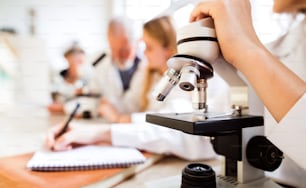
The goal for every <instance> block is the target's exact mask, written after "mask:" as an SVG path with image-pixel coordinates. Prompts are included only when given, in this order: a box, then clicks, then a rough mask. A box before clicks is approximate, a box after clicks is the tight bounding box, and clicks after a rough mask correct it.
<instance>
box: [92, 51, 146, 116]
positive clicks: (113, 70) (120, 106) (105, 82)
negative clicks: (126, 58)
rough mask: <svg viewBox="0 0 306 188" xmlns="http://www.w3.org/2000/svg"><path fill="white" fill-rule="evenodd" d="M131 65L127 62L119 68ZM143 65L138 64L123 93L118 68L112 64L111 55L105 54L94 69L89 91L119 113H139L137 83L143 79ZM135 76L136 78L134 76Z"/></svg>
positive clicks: (138, 89) (141, 62)
mask: <svg viewBox="0 0 306 188" xmlns="http://www.w3.org/2000/svg"><path fill="white" fill-rule="evenodd" d="M132 64H133V62H132V61H131V62H128V63H127V64H126V65H125V67H121V68H124V69H126V68H129V67H131V66H132ZM145 64H146V63H145V62H144V61H140V62H139V64H138V67H137V70H136V71H135V73H134V75H133V77H132V80H131V83H130V88H129V89H128V90H127V91H125V92H124V90H123V86H122V82H121V78H120V75H119V72H118V69H120V68H119V67H118V66H116V65H115V64H114V63H113V62H112V59H111V55H110V54H107V55H106V56H105V57H104V59H103V60H101V62H99V64H98V65H97V66H96V67H95V70H94V75H93V80H92V82H91V83H90V90H91V91H92V92H94V93H95V92H97V93H100V94H101V95H102V96H103V97H105V98H107V99H108V100H109V101H110V102H111V103H112V104H113V105H114V106H115V108H116V109H117V110H118V111H119V112H120V113H125V114H130V113H132V112H135V111H139V105H137V104H138V99H139V95H140V93H141V88H142V87H141V85H140V84H139V82H140V81H141V80H142V79H144V76H143V74H145ZM136 74H137V76H135V75H136ZM136 77H137V78H136Z"/></svg>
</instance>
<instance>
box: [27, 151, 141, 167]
mask: <svg viewBox="0 0 306 188" xmlns="http://www.w3.org/2000/svg"><path fill="white" fill-rule="evenodd" d="M145 160H146V158H145V157H144V155H143V154H142V153H141V152H140V151H138V150H137V149H134V148H124V147H113V146H83V147H79V148H75V149H72V150H68V151H56V152H54V151H49V150H42V151H37V152H35V154H34V155H33V157H32V158H31V159H30V160H29V161H28V163H27V168H29V169H31V170H33V171H75V170H95V169H101V168H124V167H129V166H131V165H135V164H141V163H144V162H145Z"/></svg>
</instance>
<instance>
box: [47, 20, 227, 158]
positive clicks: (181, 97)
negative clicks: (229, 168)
mask: <svg viewBox="0 0 306 188" xmlns="http://www.w3.org/2000/svg"><path fill="white" fill-rule="evenodd" d="M143 40H144V43H145V44H146V48H145V55H146V57H147V59H148V65H147V69H146V71H145V73H146V76H145V77H144V78H145V79H143V77H137V78H138V79H140V80H142V84H141V85H138V87H142V89H143V92H142V94H141V98H139V101H140V103H139V107H140V108H141V109H142V110H143V111H154V112H190V111H192V105H191V93H188V92H183V91H181V90H180V89H179V88H178V87H176V88H174V89H173V91H172V92H171V93H170V94H169V95H168V96H167V98H166V99H165V101H164V102H158V101H156V100H155V99H154V98H152V96H151V92H152V90H153V89H154V87H155V85H156V83H157V82H158V81H159V80H160V79H161V78H162V75H163V73H164V72H165V70H166V69H167V64H166V62H167V60H168V59H169V58H170V57H171V56H173V55H174V54H175V53H176V31H175V28H174V25H173V23H172V21H171V18H170V17H168V16H163V17H158V18H155V19H153V20H150V21H148V22H147V23H145V24H144V26H143ZM136 76H137V75H135V77H136ZM219 88H222V86H219ZM110 111H111V110H110ZM112 112H114V111H112ZM114 114H115V115H114V117H115V118H113V120H114V122H131V123H115V124H110V125H105V126H103V125H95V126H93V125H91V126H77V125H73V124H72V125H71V126H70V130H69V131H68V132H67V133H66V134H64V135H63V136H61V137H60V138H59V139H57V140H55V139H54V136H55V135H56V134H57V133H58V131H59V130H60V128H61V127H62V125H58V126H55V127H53V128H52V129H50V131H49V132H48V135H47V140H46V143H47V145H48V146H49V147H54V149H55V150H66V149H70V148H72V143H80V144H94V143H97V142H106V143H109V144H113V145H116V146H128V147H136V148H139V149H143V150H146V151H149V152H154V153H162V154H173V155H176V156H178V157H181V158H184V159H189V160H196V159H210V158H214V157H215V156H216V154H215V152H214V150H213V148H212V145H211V143H210V140H209V139H207V138H205V137H202V136H194V135H189V134H186V133H183V132H181V131H177V130H173V129H169V128H166V127H161V126H157V125H154V124H150V123H145V116H144V115H145V114H144V113H133V114H132V115H131V116H128V115H124V114H118V113H116V112H114ZM104 117H106V116H104ZM124 117H126V118H124Z"/></svg>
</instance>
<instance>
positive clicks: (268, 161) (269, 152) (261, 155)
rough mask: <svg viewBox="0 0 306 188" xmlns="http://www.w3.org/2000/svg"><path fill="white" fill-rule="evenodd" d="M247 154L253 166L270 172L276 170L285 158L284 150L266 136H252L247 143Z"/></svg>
mask: <svg viewBox="0 0 306 188" xmlns="http://www.w3.org/2000/svg"><path fill="white" fill-rule="evenodd" d="M246 155H247V160H248V162H249V163H250V164H251V165H252V166H254V167H256V168H259V169H262V170H264V171H270V172H271V171H274V170H276V169H277V168H278V167H279V166H280V164H281V162H282V159H283V158H284V157H283V152H282V151H280V150H279V149H278V148H277V147H276V146H275V145H273V144H272V143H271V142H270V141H269V140H268V139H267V138H266V137H265V136H255V137H253V138H251V139H250V141H249V142H248V144H247V148H246Z"/></svg>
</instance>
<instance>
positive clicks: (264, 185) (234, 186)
mask: <svg viewBox="0 0 306 188" xmlns="http://www.w3.org/2000/svg"><path fill="white" fill-rule="evenodd" d="M216 181H217V188H258V187H260V188H282V187H281V186H280V185H278V184H276V183H275V182H274V181H272V180H271V179H269V178H262V179H259V180H257V181H253V182H251V183H246V184H239V183H237V182H236V180H233V178H230V177H225V176H217V177H216ZM180 186H181V175H177V176H171V177H167V178H163V179H159V180H155V181H151V182H147V183H146V185H145V187H146V188H155V187H158V188H178V187H180Z"/></svg>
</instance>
